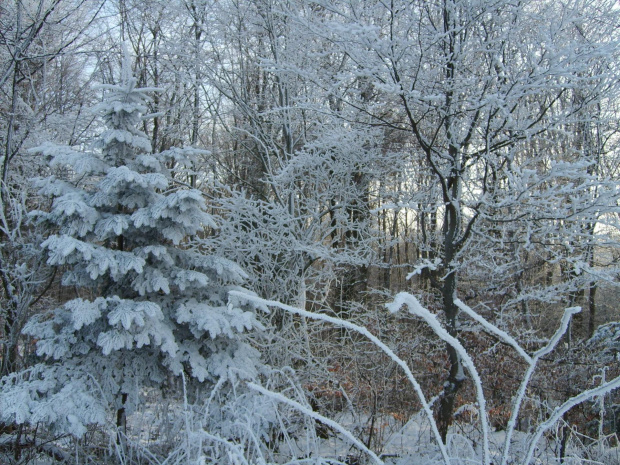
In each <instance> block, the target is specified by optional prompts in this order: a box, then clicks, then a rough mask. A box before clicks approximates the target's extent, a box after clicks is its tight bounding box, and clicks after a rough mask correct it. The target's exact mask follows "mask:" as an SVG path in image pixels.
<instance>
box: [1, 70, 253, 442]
mask: <svg viewBox="0 0 620 465" xmlns="http://www.w3.org/2000/svg"><path fill="white" fill-rule="evenodd" d="M126 69H128V68H126ZM102 88H103V90H104V92H105V98H104V101H103V102H102V103H101V104H99V105H98V106H97V107H96V111H97V112H98V113H99V114H100V115H101V116H102V117H103V120H104V121H105V124H106V126H107V129H106V130H105V131H104V132H103V133H102V134H101V136H100V138H99V140H98V141H97V142H98V144H97V149H96V150H94V151H92V152H78V151H75V150H73V149H71V148H68V147H59V146H53V145H51V144H47V145H44V146H41V147H38V148H37V149H35V150H36V151H37V152H39V153H41V154H42V155H45V156H47V157H48V158H49V159H50V160H51V161H50V163H51V166H52V167H61V168H64V169H65V170H68V172H69V173H71V175H70V176H69V180H61V179H59V178H56V177H54V176H50V177H48V178H46V179H44V180H42V181H40V189H41V193H42V194H44V195H49V196H51V197H52V198H53V204H52V207H51V209H50V211H49V212H35V213H34V214H35V216H36V217H38V219H39V221H41V222H44V223H46V224H47V225H49V227H50V228H53V230H54V231H55V232H56V234H53V235H51V236H50V237H49V238H48V239H47V240H46V241H45V242H44V243H43V247H44V250H45V253H46V255H47V262H48V264H49V265H52V266H54V267H58V269H59V270H62V272H63V274H62V284H63V285H64V286H71V287H73V288H74V289H75V290H76V292H77V297H76V298H74V299H72V300H69V301H68V302H66V303H65V304H64V305H63V306H61V307H60V308H56V309H55V310H53V311H51V312H49V313H47V314H43V315H37V316H35V317H34V318H33V319H32V320H31V321H29V323H28V324H27V325H26V327H25V330H24V331H25V332H26V333H27V334H29V335H31V336H33V337H35V338H36V339H37V353H38V355H39V356H41V357H43V359H44V360H43V361H42V363H40V364H39V365H36V366H35V367H34V368H32V369H31V370H29V371H28V372H23V373H17V374H14V375H11V376H10V377H6V378H4V379H3V380H2V382H1V385H0V393H1V394H0V421H4V422H11V423H18V424H22V423H32V424H34V423H37V422H43V423H46V424H48V425H49V426H51V427H52V428H54V429H57V430H60V431H63V432H69V433H71V434H74V435H77V436H80V435H82V434H83V433H84V432H85V431H86V429H85V428H86V426H87V425H88V424H93V423H99V424H101V423H103V422H104V421H105V420H106V416H107V415H109V414H114V413H116V424H117V426H118V427H123V426H124V425H125V422H126V415H127V413H128V412H129V411H130V410H131V409H133V408H134V407H135V406H136V405H137V403H138V401H139V394H140V388H142V387H147V386H159V385H161V383H162V382H163V381H164V379H165V377H166V376H168V375H170V374H172V375H181V374H182V373H183V374H184V375H185V376H186V378H187V379H188V380H194V381H196V382H199V383H202V382H211V383H213V382H216V381H218V380H222V378H224V379H234V378H241V379H245V378H251V377H253V376H254V375H255V374H256V371H257V367H258V363H259V362H258V359H259V354H258V352H257V351H256V350H255V349H254V348H252V347H251V345H250V344H249V343H248V341H247V340H244V338H245V337H246V334H247V332H248V330H252V329H260V328H261V325H260V323H259V322H258V321H257V319H256V318H255V314H254V312H253V310H252V308H251V307H241V306H236V305H234V304H232V303H230V302H229V301H228V291H229V290H231V289H239V287H238V286H239V285H240V283H241V282H242V281H243V280H244V279H245V274H244V272H243V271H242V270H241V269H240V268H239V267H238V266H236V265H235V264H234V263H232V262H231V261H229V260H226V259H223V258H221V257H216V256H209V255H206V254H204V253H202V252H201V251H199V250H197V249H196V248H192V247H191V238H192V237H193V236H195V235H196V234H197V233H199V232H200V231H201V230H202V229H203V228H204V227H206V226H214V223H213V220H212V218H211V217H210V216H209V215H208V214H206V213H205V211H204V210H205V203H204V200H203V198H202V196H201V193H200V192H199V191H197V190H194V189H190V188H187V187H186V186H183V185H181V184H180V183H175V182H174V180H173V178H172V176H171V174H170V172H169V170H168V169H167V168H166V166H172V167H174V166H175V157H177V156H179V155H180V156H181V157H183V156H185V155H186V154H184V153H183V150H180V149H174V150H169V151H166V152H163V153H159V154H150V153H149V152H150V149H151V147H150V143H149V141H148V139H147V137H146V135H145V134H143V133H142V132H141V131H139V130H138V129H137V128H136V127H137V125H138V123H140V121H141V114H142V113H143V112H144V110H145V102H147V101H148V97H147V95H146V92H147V91H151V90H154V89H146V88H136V81H135V79H134V78H132V77H131V76H130V75H129V74H128V73H127V72H126V71H125V76H124V77H123V80H122V83H121V84H120V85H104V86H102ZM188 150H190V151H191V150H192V149H188Z"/></svg>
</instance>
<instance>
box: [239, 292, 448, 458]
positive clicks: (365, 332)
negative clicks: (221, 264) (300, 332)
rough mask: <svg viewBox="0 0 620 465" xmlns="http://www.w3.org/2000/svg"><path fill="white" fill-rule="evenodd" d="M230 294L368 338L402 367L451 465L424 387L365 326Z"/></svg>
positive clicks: (442, 454)
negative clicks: (423, 390)
mask: <svg viewBox="0 0 620 465" xmlns="http://www.w3.org/2000/svg"><path fill="white" fill-rule="evenodd" d="M229 294H230V295H231V296H234V297H237V298H239V299H243V300H246V301H250V302H254V303H258V304H262V305H267V306H271V307H278V308H281V309H282V310H285V311H287V312H290V313H294V314H296V315H300V316H304V317H306V318H311V319H313V320H321V321H325V322H327V323H332V324H334V325H337V326H342V327H344V328H347V329H350V330H351V331H355V332H357V333H359V334H361V335H363V336H365V337H366V338H368V339H369V340H370V341H371V342H373V343H374V344H375V345H376V346H377V347H378V348H379V349H381V350H382V351H383V352H384V353H385V354H386V355H387V356H388V357H390V358H391V359H392V360H393V361H394V363H396V364H397V365H398V366H400V367H401V368H402V370H403V371H404V372H405V375H406V376H407V379H408V380H409V382H410V383H411V385H412V386H413V388H414V390H415V392H416V394H417V395H418V398H419V399H420V403H421V404H422V408H423V410H424V412H425V413H426V416H427V418H428V420H429V422H430V425H431V430H432V432H433V436H434V437H435V441H436V442H437V445H438V447H439V450H440V452H441V456H442V458H443V461H444V463H445V465H450V458H449V457H448V451H447V450H446V446H445V445H444V443H443V441H442V440H441V436H440V434H439V430H438V429H437V424H436V423H435V419H434V418H433V412H432V411H431V408H430V405H429V404H428V402H427V401H426V397H425V396H424V393H423V392H422V387H421V386H420V384H419V383H418V382H417V381H416V379H415V377H414V376H413V373H412V372H411V370H410V369H409V367H408V366H407V364H406V363H405V362H404V361H403V360H402V359H401V358H400V357H398V356H397V355H396V354H395V353H394V352H393V351H392V350H391V349H390V348H389V347H388V346H386V345H385V344H384V343H383V342H381V341H380V340H379V339H378V338H377V337H376V336H374V335H373V334H371V333H370V331H368V330H367V329H366V328H364V327H363V326H359V325H356V324H354V323H351V322H349V321H345V320H342V319H340V318H335V317H332V316H329V315H323V314H320V313H313V312H309V311H307V310H302V309H301V308H296V307H292V306H290V305H286V304H283V303H281V302H276V301H273V300H265V299H261V298H260V297H257V296H254V295H249V294H245V293H242V292H238V291H231V292H230V293H229Z"/></svg>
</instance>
